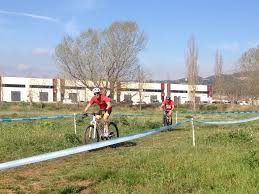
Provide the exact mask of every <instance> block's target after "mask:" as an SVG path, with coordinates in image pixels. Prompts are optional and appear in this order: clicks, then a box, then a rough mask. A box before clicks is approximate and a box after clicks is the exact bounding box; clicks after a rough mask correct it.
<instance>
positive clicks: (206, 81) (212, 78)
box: [158, 73, 242, 85]
mask: <svg viewBox="0 0 259 194" xmlns="http://www.w3.org/2000/svg"><path fill="white" fill-rule="evenodd" d="M241 77H242V75H241V73H233V74H224V75H223V79H224V80H225V81H229V82H231V81H233V80H234V78H240V79H241ZM198 79H199V80H198V83H199V84H201V85H214V83H215V76H214V75H212V76H208V77H205V78H203V77H199V78H198ZM168 81H169V82H170V83H173V84H187V83H188V82H187V78H181V79H176V80H163V81H161V80H158V82H168Z"/></svg>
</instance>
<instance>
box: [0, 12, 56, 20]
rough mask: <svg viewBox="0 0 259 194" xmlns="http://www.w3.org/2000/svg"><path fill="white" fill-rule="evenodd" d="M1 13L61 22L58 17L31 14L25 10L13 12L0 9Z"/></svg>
mask: <svg viewBox="0 0 259 194" xmlns="http://www.w3.org/2000/svg"><path fill="white" fill-rule="evenodd" d="M0 14H7V15H17V16H25V17H31V18H34V19H39V20H45V21H49V22H59V20H58V19H56V18H52V17H49V16H42V15H35V14H31V13H24V12H13V11H5V10H0Z"/></svg>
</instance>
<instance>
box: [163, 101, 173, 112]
mask: <svg viewBox="0 0 259 194" xmlns="http://www.w3.org/2000/svg"><path fill="white" fill-rule="evenodd" d="M162 104H163V105H165V110H173V109H174V101H173V100H164V101H163V102H162Z"/></svg>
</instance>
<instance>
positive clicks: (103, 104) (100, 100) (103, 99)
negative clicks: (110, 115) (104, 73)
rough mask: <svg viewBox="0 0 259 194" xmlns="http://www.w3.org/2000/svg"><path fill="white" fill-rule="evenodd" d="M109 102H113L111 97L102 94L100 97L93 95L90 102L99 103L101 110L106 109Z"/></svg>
mask: <svg viewBox="0 0 259 194" xmlns="http://www.w3.org/2000/svg"><path fill="white" fill-rule="evenodd" d="M108 102H111V99H110V98H109V97H108V96H104V95H101V96H100V98H96V96H93V97H92V99H91V100H90V102H89V103H90V104H97V105H99V106H100V110H105V109H106V107H107V103H108Z"/></svg>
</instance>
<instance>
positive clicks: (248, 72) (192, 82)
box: [55, 21, 259, 110]
mask: <svg viewBox="0 0 259 194" xmlns="http://www.w3.org/2000/svg"><path fill="white" fill-rule="evenodd" d="M146 43H147V37H146V35H145V33H144V32H143V31H141V30H140V29H139V27H138V25H137V24H136V23H135V22H131V21H129V22H114V23H113V24H111V25H110V26H109V27H108V28H105V29H103V30H96V29H88V30H87V31H85V32H82V33H81V34H80V35H79V36H77V37H70V36H65V37H64V39H63V41H62V42H61V43H60V44H59V45H58V46H57V47H56V50H55V57H56V60H57V62H58V63H59V65H60V68H61V70H62V74H63V75H64V77H66V78H69V79H74V80H80V82H81V83H82V84H83V85H84V86H86V87H93V86H99V87H102V88H104V89H106V90H107V89H108V88H109V90H110V96H111V97H113V94H114V91H115V88H116V87H117V84H118V83H120V84H121V82H123V81H130V80H135V81H137V82H138V83H139V96H140V100H142V92H143V84H144V80H147V79H148V78H149V76H148V74H147V72H146V71H145V70H144V69H143V67H142V66H141V65H140V64H139V60H138V55H139V53H140V52H141V51H143V49H144V48H145V46H146ZM238 64H239V65H238V68H237V73H238V74H236V75H240V74H242V76H239V77H234V78H233V79H232V80H231V81H229V80H224V74H223V57H222V54H221V52H220V51H219V50H217V51H216V55H215V84H214V87H213V88H214V92H215V94H216V95H217V96H218V97H219V98H220V99H222V97H223V96H225V95H232V96H234V95H235V96H241V95H244V94H246V95H250V96H256V97H258V94H259V85H258V83H259V76H257V74H258V73H259V67H258V66H259V47H257V48H252V49H250V50H248V51H247V52H245V53H244V54H243V55H242V56H241V58H240V60H239V63H238ZM186 69H187V79H188V84H189V91H191V92H190V93H189V95H190V96H189V98H190V101H191V102H192V107H193V109H194V110H195V104H196V102H195V100H196V98H195V93H196V90H197V88H196V85H197V84H198V74H199V73H198V72H199V69H198V46H197V43H196V40H195V37H194V36H192V37H191V38H190V40H189V41H188V45H187V50H186ZM240 77H241V78H243V79H241V78H240ZM89 80H90V81H91V82H89ZM92 84H93V85H92ZM237 86H238V87H237Z"/></svg>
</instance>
